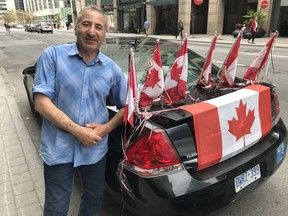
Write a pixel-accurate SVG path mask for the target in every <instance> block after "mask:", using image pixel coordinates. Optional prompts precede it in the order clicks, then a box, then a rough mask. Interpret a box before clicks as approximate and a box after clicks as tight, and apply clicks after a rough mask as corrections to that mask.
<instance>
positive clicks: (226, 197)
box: [23, 37, 287, 216]
mask: <svg viewBox="0 0 288 216" xmlns="http://www.w3.org/2000/svg"><path fill="white" fill-rule="evenodd" d="M154 44H155V38H152V37H137V38H132V37H111V38H107V39H106V44H105V45H103V46H102V47H101V51H102V52H103V53H106V54H107V55H108V56H109V57H110V58H112V59H113V60H115V61H116V62H117V63H118V64H119V66H120V67H121V68H122V69H123V71H124V72H127V71H128V53H129V51H130V49H131V47H133V48H134V49H135V61H136V70H137V76H138V81H139V83H143V81H144V80H145V77H146V67H147V63H148V61H149V59H150V57H151V51H152V49H153V47H154ZM180 47H181V44H179V43H174V42H171V41H167V40H160V50H161V58H162V64H163V71H164V73H167V71H168V70H169V68H170V66H171V64H172V63H173V61H174V60H175V58H176V56H177V52H178V50H179V48H180ZM188 59H189V60H188V61H189V62H188V82H187V83H188V89H189V91H190V95H191V96H192V97H193V98H194V99H195V98H197V100H192V99H191V98H192V97H190V98H187V99H184V100H182V101H181V102H180V103H178V104H176V105H175V107H173V108H171V107H169V108H166V107H165V106H163V103H162V101H161V100H159V101H156V102H155V103H154V104H153V105H152V107H151V111H153V115H152V117H150V118H149V119H147V120H146V121H142V119H141V118H136V120H135V124H136V125H137V123H139V122H141V123H142V126H141V130H137V129H134V130H132V129H129V128H127V131H126V132H127V134H126V138H127V139H128V137H129V145H128V146H126V147H127V149H126V147H125V148H122V147H121V143H122V134H123V127H124V126H121V127H119V128H118V129H116V130H114V131H113V132H112V133H111V134H110V137H109V151H108V155H107V168H106V190H107V191H108V192H109V193H111V194H112V197H113V198H115V200H116V201H118V202H119V203H120V204H121V205H123V206H124V207H125V209H127V210H128V211H130V212H132V213H134V214H135V215H137V216H142V215H143V216H144V215H145V216H146V215H151V216H160V215H161V216H163V215H170V216H182V215H183V216H184V215H198V214H199V215H203V214H205V213H207V212H211V211H213V210H214V209H216V208H220V207H222V206H225V205H228V204H229V203H231V202H233V201H235V200H237V199H239V198H241V197H243V196H244V195H246V194H249V193H251V192H252V191H253V190H254V189H256V188H258V187H259V186H260V185H262V184H263V183H264V182H265V181H266V180H268V179H269V177H271V176H272V175H273V173H275V171H276V170H277V169H278V168H279V167H280V166H281V164H282V162H283V160H284V158H285V155H286V149H287V129H286V127H285V125H284V123H283V121H282V119H281V117H280V105H279V101H278V96H277V93H276V88H275V86H273V85H272V84H269V83H264V82H262V83H258V84H255V85H251V84H250V85H242V80H241V79H240V78H237V79H236V80H235V82H236V85H235V86H233V87H229V86H222V88H217V89H216V88H215V89H211V88H205V87H203V86H199V85H197V84H196V81H197V79H198V78H199V75H200V73H201V69H202V67H203V64H204V59H203V57H201V56H200V55H198V54H197V53H195V52H193V51H191V50H188ZM217 72H218V68H217V67H216V66H215V65H213V67H212V75H213V78H216V74H217ZM34 73H35V71H34V66H31V67H28V68H26V69H25V70H24V71H23V75H24V79H23V80H24V85H25V88H26V90H27V95H28V99H29V103H30V105H31V108H32V110H34V104H33V101H32V100H31V99H32V96H31V89H32V84H33V80H34ZM237 83H238V84H237ZM258 87H259V88H260V89H264V90H265V92H266V93H267V94H266V93H265V94H266V99H265V102H264V104H265V103H266V108H267V110H266V111H264V112H263V113H262V114H259V115H263V114H264V115H267V116H269V119H268V121H267V122H266V123H262V124H261V125H262V126H261V127H266V126H267V125H268V124H269V125H270V126H269V127H268V128H267V127H266V132H265V133H263V134H262V136H261V138H259V137H258V138H257V139H256V140H252V141H251V140H250V141H249V142H252V144H251V145H250V146H248V138H247V139H246V142H247V143H246V144H247V146H246V147H245V148H244V149H243V150H242V151H239V152H236V151H235V152H233V153H232V154H228V156H227V157H226V158H225V159H223V158H222V160H220V161H218V162H216V163H210V164H209V163H208V164H207V163H206V164H205V160H204V164H205V166H202V165H203V159H205V158H204V157H202V156H201V157H202V158H201V157H200V152H203V151H205V150H206V149H200V147H201V146H199V143H200V142H202V143H203V142H204V144H211V145H212V144H214V142H215V143H216V142H217V139H218V138H219V136H218V135H217V134H213V133H210V132H209V130H214V129H215V128H216V125H215V124H214V122H213V121H212V120H211V121H210V120H209V119H208V120H205V119H204V117H205V116H206V115H203V116H202V117H201V116H200V117H199V116H197V114H195V115H194V113H193V112H192V113H191V112H190V111H189V109H191V108H193V107H194V108H195V107H198V104H199V105H200V104H201V103H204V104H206V102H209V101H214V100H218V101H220V102H223V101H225V103H226V104H230V101H229V100H226V99H225V98H226V97H230V96H231V95H233V97H234V95H238V96H237V97H241V95H242V92H245V91H246V90H247V89H254V88H258ZM267 95H268V96H267ZM233 97H232V98H233ZM230 98H231V97H230ZM241 101H242V102H243V101H245V99H244V98H241ZM262 102H263V101H262ZM267 102H269V104H267ZM231 103H232V102H231ZM245 106H246V105H245V103H244V102H243V104H242V103H240V105H239V107H242V108H243V107H245ZM107 107H108V109H109V112H110V115H111V116H113V115H114V114H115V112H116V111H115V107H114V106H113V104H109V98H107ZM239 107H236V109H235V108H234V110H230V111H231V112H235V113H238V114H239V113H240V111H239V109H240V108H239ZM235 110H236V111H235ZM230 111H229V110H227V113H228V112H230ZM244 113H245V112H244ZM251 113H256V112H255V110H249V112H248V114H244V117H245V118H246V119H248V116H249V115H250V114H251ZM241 115H243V113H242V114H241ZM241 115H240V114H239V115H238V120H237V117H235V118H233V119H231V120H229V125H230V126H231V128H232V125H233V128H232V129H231V128H229V133H231V134H233V133H235V134H238V135H239V133H240V132H241V131H242V129H241V127H243V125H246V126H247V125H250V126H251V121H250V120H251V119H254V118H255V116H256V114H255V116H252V117H251V116H250V117H249V119H250V120H248V121H243V122H244V123H243V122H242V123H241V124H238V123H239V118H240V116H241ZM245 118H244V119H245ZM220 120H221V118H220ZM197 122H198V125H197V124H196V123H197ZM203 125H204V126H205V127H206V128H203ZM241 125H242V126H241ZM196 126H199V128H202V129H201V130H203V131H199V128H197V127H196ZM207 128H208V129H209V130H206V129H207ZM249 129H251V131H252V127H249ZM227 131H228V129H227ZM227 131H226V132H227ZM201 132H202V133H203V134H202V135H203V136H200V139H199V136H198V134H199V133H201ZM223 133H224V132H223ZM227 133H228V132H227ZM241 133H244V134H245V133H246V134H247V133H249V131H245V132H244V131H242V132H241ZM238 135H235V136H238ZM242 135H243V134H242ZM242 135H240V136H239V137H238V138H237V139H239V140H240V139H245V135H244V136H243V137H244V138H243V137H242ZM217 136H218V138H217ZM201 138H203V139H202V140H201ZM203 140H204V141H203ZM206 140H209V143H207V142H206ZM205 142H206V143H205ZM228 144H229V143H228ZM244 144H245V141H244ZM206 146H207V145H206ZM123 149H125V150H124V152H125V154H123ZM215 152H216V151H215ZM210 153H211V154H212V156H211V155H210V156H211V157H213V153H214V152H213V150H212V151H211V152H210ZM201 154H202V153H201ZM218 156H219V155H218ZM206 159H207V158H206ZM210 159H211V158H210ZM211 160H212V161H213V160H214V159H213V158H212V159H211ZM210 162H211V161H210ZM201 164H202V165H201ZM201 166H202V167H201Z"/></svg>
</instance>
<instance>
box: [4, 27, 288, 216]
mask: <svg viewBox="0 0 288 216" xmlns="http://www.w3.org/2000/svg"><path fill="white" fill-rule="evenodd" d="M71 32H73V31H71ZM109 35H110V36H113V35H120V36H127V35H128V34H122V33H107V36H109ZM129 36H139V35H137V34H129ZM142 36H143V35H142ZM144 37H145V36H144ZM153 37H159V38H160V40H161V39H170V40H176V39H175V37H174V36H171V35H153ZM178 40H179V39H178ZM188 40H189V41H195V42H196V41H197V42H206V43H211V40H212V36H209V35H194V36H188ZM268 40H269V38H267V37H266V38H256V40H255V41H256V44H255V45H254V44H253V45H251V44H248V43H247V40H245V39H243V40H242V41H241V44H243V45H247V46H264V45H265V44H266V43H267V41H268ZM234 41H235V38H233V37H232V36H231V35H223V36H221V39H220V40H219V43H223V44H225V43H226V44H233V43H234ZM275 45H276V47H283V48H288V38H284V37H283V38H282V37H279V38H278V40H277V41H276V44H275ZM3 73H4V69H3V68H1V67H0V126H1V127H0V215H1V216H2V215H3V216H6V215H10V216H18V215H19V216H31V215H33V216H42V215H43V213H42V212H43V210H42V209H43V202H44V197H43V196H44V181H43V175H42V174H43V167H42V161H41V159H40V157H39V155H38V152H37V151H36V149H35V147H34V145H33V142H32V140H31V137H30V134H29V133H28V131H27V129H26V126H25V124H24V122H23V120H22V118H21V115H20V112H19V110H18V107H17V105H16V102H15V99H14V97H13V96H10V95H9V91H8V88H7V86H6V84H5V82H4V80H3V78H2V76H1V74H3ZM36 177H37V178H36Z"/></svg>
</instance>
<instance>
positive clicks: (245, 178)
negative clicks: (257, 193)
mask: <svg viewBox="0 0 288 216" xmlns="http://www.w3.org/2000/svg"><path fill="white" fill-rule="evenodd" d="M260 177H261V171H260V165H259V164H257V165H256V166H254V167H252V168H251V169H249V170H247V171H246V172H244V173H242V174H241V175H239V176H237V177H235V178H234V183H235V191H236V193H238V192H239V191H240V190H242V189H243V188H245V187H247V186H248V185H250V184H251V183H252V182H254V181H256V180H257V179H259V178H260Z"/></svg>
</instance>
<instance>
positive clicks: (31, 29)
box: [25, 24, 37, 32]
mask: <svg viewBox="0 0 288 216" xmlns="http://www.w3.org/2000/svg"><path fill="white" fill-rule="evenodd" d="M25 31H27V32H37V27H36V25H34V24H27V25H25Z"/></svg>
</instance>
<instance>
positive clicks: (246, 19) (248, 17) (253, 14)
mask: <svg viewBox="0 0 288 216" xmlns="http://www.w3.org/2000/svg"><path fill="white" fill-rule="evenodd" d="M254 17H257V19H258V21H259V22H260V21H261V20H263V19H265V18H266V17H267V14H265V13H263V12H262V11H261V9H260V10H258V11H255V10H249V11H248V12H247V14H246V15H244V16H243V18H244V22H243V23H244V24H250V23H251V21H252V20H253V18H254Z"/></svg>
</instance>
